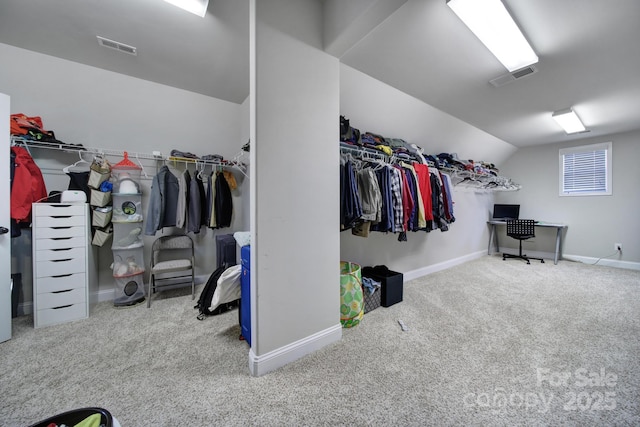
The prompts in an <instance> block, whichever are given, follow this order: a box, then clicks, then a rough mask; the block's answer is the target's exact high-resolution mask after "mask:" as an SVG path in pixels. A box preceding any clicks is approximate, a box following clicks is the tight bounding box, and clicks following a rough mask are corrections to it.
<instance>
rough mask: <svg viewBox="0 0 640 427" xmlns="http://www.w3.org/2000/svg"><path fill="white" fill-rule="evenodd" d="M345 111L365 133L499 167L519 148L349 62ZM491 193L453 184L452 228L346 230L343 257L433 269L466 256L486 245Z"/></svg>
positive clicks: (344, 76) (344, 71)
mask: <svg viewBox="0 0 640 427" xmlns="http://www.w3.org/2000/svg"><path fill="white" fill-rule="evenodd" d="M340 114H343V115H345V116H346V117H347V118H348V119H350V124H351V126H353V127H356V128H358V129H360V131H361V132H367V131H368V132H373V133H376V134H381V135H383V136H385V137H393V138H402V139H404V140H405V141H407V142H409V143H415V144H417V145H418V146H420V147H422V148H423V149H424V152H425V153H426V154H439V153H442V152H447V153H457V154H458V156H459V157H460V158H462V159H473V160H476V161H478V160H483V161H487V162H490V163H494V164H496V165H498V166H500V165H501V163H502V162H504V161H505V159H507V158H508V157H509V156H510V155H511V154H512V153H514V152H515V151H516V148H515V147H514V146H513V145H511V144H508V143H506V142H504V141H502V140H500V139H498V138H495V137H493V136H491V135H489V134H487V133H485V132H483V131H481V130H479V129H477V128H475V127H473V126H471V125H469V124H467V123H464V122H462V121H461V120H458V119H456V118H454V117H452V116H450V115H448V114H446V113H443V112H442V111H440V110H437V109H435V108H433V107H431V106H430V105H428V104H425V103H424V102H422V101H420V100H418V99H416V98H413V97H411V96H409V95H407V94H405V93H403V92H401V91H399V90H397V89H395V88H393V87H391V86H389V85H386V84H384V83H382V82H380V81H378V80H375V79H373V78H371V77H369V76H367V75H366V74H363V73H361V72H360V71H357V70H355V69H353V68H351V67H348V66H346V65H344V64H342V65H341V66H340ZM493 198H494V195H493V193H491V192H474V191H470V190H465V189H462V188H461V187H460V188H459V187H454V195H453V199H454V202H455V207H454V214H455V217H456V221H455V222H454V223H453V224H452V225H451V227H450V229H449V231H446V232H441V231H439V230H436V231H432V232H430V233H426V232H416V233H413V232H409V233H407V237H408V241H407V242H398V241H397V235H394V234H383V233H377V232H373V233H371V234H370V236H369V237H368V238H362V237H358V236H353V235H351V232H350V231H344V232H342V233H341V239H340V245H341V253H340V255H341V258H342V259H343V260H345V261H352V262H356V263H359V264H362V265H378V264H385V265H387V266H388V267H390V268H392V269H394V270H396V271H401V272H405V273H407V272H414V275H417V274H420V272H423V271H425V269H426V270H427V271H428V267H429V266H433V265H435V264H442V263H445V264H446V263H447V262H449V261H451V260H456V259H462V260H464V259H466V258H465V257H468V256H470V255H472V254H477V253H479V252H481V251H486V250H487V244H488V239H489V234H488V228H487V225H486V221H487V219H488V218H489V214H490V211H491V209H492V206H493Z"/></svg>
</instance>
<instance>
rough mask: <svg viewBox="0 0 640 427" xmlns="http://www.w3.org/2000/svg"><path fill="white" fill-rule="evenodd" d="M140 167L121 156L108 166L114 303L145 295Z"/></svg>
mask: <svg viewBox="0 0 640 427" xmlns="http://www.w3.org/2000/svg"><path fill="white" fill-rule="evenodd" d="M141 172H142V168H141V167H140V166H138V165H136V164H135V163H133V162H132V161H130V160H129V155H128V153H127V152H126V151H125V152H124V159H123V160H122V161H121V162H119V163H116V164H115V165H113V166H112V167H111V178H112V183H113V192H112V194H111V197H112V200H113V212H112V216H111V221H112V222H113V242H112V245H111V251H112V252H113V265H112V270H113V277H114V279H115V297H114V300H113V304H114V306H116V307H119V306H129V305H133V304H138V303H140V302H142V301H144V299H145V290H144V265H145V264H144V242H143V240H142V221H143V219H144V217H143V215H142V193H141V191H140V177H141Z"/></svg>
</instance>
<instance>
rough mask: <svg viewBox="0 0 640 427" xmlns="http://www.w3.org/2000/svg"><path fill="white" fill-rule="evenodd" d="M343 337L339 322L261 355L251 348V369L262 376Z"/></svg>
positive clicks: (252, 373)
mask: <svg viewBox="0 0 640 427" xmlns="http://www.w3.org/2000/svg"><path fill="white" fill-rule="evenodd" d="M341 339H342V325H341V324H340V323H338V324H336V325H334V326H332V327H330V328H327V329H325V330H322V331H319V332H316V333H315V334H313V335H309V336H308V337H305V338H303V339H300V340H298V341H295V342H292V343H291V344H287V345H285V346H284V347H280V348H278V349H275V350H273V351H270V352H268V353H266V354H263V355H260V356H258V355H256V354H255V353H254V351H253V348H251V350H249V371H250V372H251V375H252V376H254V377H259V376H262V375H264V374H266V373H268V372H271V371H273V370H275V369H277V368H280V367H282V366H284V365H286V364H288V363H291V362H293V361H295V360H298V359H300V358H301V357H303V356H306V355H308V354H310V353H313V352H314V351H317V350H319V349H321V348H322V347H325V346H327V345H329V344H331V343H334V342H337V341H340V340H341Z"/></svg>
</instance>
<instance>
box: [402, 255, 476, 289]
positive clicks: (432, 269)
mask: <svg viewBox="0 0 640 427" xmlns="http://www.w3.org/2000/svg"><path fill="white" fill-rule="evenodd" d="M486 254H487V251H478V252H473V253H470V254H468V255H464V256H461V257H458V258H453V259H449V260H447V261H443V262H439V263H437V264H433V265H428V266H426V267H421V268H417V269H415V270H411V271H408V272H405V273H404V276H403V280H404V281H405V282H408V281H409V280H413V279H418V278H420V277H422V276H426V275H428V274H431V273H436V272H438V271H442V270H446V269H448V268H451V267H455V266H456V265H460V264H464V263H465V262H469V261H472V260H474V259H478V258H482V257H483V256H485V255H486Z"/></svg>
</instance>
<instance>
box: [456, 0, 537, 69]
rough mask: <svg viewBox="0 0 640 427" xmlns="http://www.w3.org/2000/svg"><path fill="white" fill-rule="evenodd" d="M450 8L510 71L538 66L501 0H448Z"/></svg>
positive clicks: (535, 57)
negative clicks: (533, 65) (528, 66)
mask: <svg viewBox="0 0 640 427" xmlns="http://www.w3.org/2000/svg"><path fill="white" fill-rule="evenodd" d="M447 5H449V7H450V8H451V10H453V11H454V12H455V14H456V15H458V17H459V18H460V19H461V20H462V22H464V23H465V24H466V25H467V27H469V29H470V30H471V31H472V32H473V33H474V34H475V35H476V37H478V38H479V39H480V41H481V42H482V43H484V45H485V46H486V47H487V48H488V49H489V50H490V51H491V53H493V54H494V55H495V57H496V58H498V61H500V62H502V65H504V66H505V67H507V70H509V71H515V70H519V69H520V68H522V67H526V66H527V65H531V64H535V63H536V62H538V56H537V55H536V53H535V52H534V51H533V49H532V48H531V46H530V45H529V43H528V42H527V40H526V39H525V38H524V36H523V35H522V32H520V29H519V28H518V26H517V25H516V23H515V22H514V21H513V19H512V18H511V15H509V12H507V9H506V8H505V7H504V5H503V4H502V2H501V1H500V0H447Z"/></svg>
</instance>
